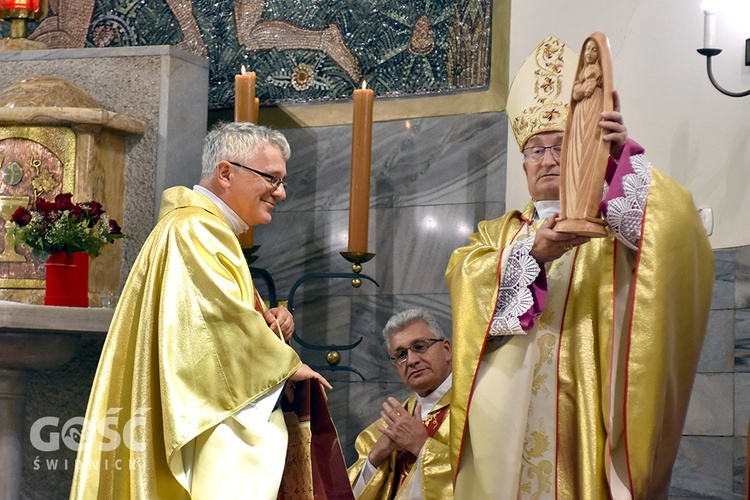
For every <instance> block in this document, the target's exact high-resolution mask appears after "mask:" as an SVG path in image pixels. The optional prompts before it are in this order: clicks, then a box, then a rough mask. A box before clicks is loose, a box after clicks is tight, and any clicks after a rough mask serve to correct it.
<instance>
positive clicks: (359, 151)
mask: <svg viewBox="0 0 750 500" xmlns="http://www.w3.org/2000/svg"><path fill="white" fill-rule="evenodd" d="M373 99H374V93H373V91H372V89H368V88H367V82H364V83H362V88H361V89H356V90H355V91H354V116H353V119H352V165H351V181H350V186H349V247H348V249H349V252H350V253H367V230H368V223H369V210H370V158H371V153H372V103H373Z"/></svg>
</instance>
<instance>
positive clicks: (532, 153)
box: [521, 144, 562, 162]
mask: <svg viewBox="0 0 750 500" xmlns="http://www.w3.org/2000/svg"><path fill="white" fill-rule="evenodd" d="M548 149H549V152H550V153H552V158H554V159H555V160H559V159H560V154H561V153H562V144H555V145H554V146H532V147H530V148H524V149H523V150H522V151H521V152H522V153H523V157H524V158H526V159H527V160H531V161H534V162H540V161H542V160H543V159H544V155H545V153H546V152H547V150H548Z"/></svg>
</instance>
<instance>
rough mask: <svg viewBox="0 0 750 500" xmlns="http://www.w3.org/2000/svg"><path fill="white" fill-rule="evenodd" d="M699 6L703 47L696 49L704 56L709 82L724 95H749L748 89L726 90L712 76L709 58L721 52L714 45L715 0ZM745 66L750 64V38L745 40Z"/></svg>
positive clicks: (707, 0) (709, 0)
mask: <svg viewBox="0 0 750 500" xmlns="http://www.w3.org/2000/svg"><path fill="white" fill-rule="evenodd" d="M701 8H702V9H703V48H702V49H698V53H699V54H701V55H703V56H706V71H707V72H708V79H709V80H711V83H712V84H713V86H714V87H715V88H716V90H718V91H719V92H721V93H722V94H724V95H728V96H729V97H745V96H748V95H750V90H746V91H744V92H731V91H729V90H726V89H725V88H724V87H722V86H721V85H719V83H718V82H717V81H716V79H715V78H714V73H713V70H712V69H711V58H712V57H713V56H717V55H719V54H721V49H717V48H716V47H714V45H715V43H716V42H715V32H716V1H715V0H703V4H702V6H701ZM745 66H750V38H748V39H747V40H745Z"/></svg>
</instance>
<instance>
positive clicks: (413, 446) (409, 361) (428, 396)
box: [349, 309, 453, 500]
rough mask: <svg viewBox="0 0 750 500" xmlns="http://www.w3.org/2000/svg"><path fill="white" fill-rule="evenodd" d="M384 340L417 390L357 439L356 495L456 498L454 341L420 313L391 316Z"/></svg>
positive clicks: (387, 408)
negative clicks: (451, 426) (452, 404)
mask: <svg viewBox="0 0 750 500" xmlns="http://www.w3.org/2000/svg"><path fill="white" fill-rule="evenodd" d="M383 337H384V340H385V345H386V348H387V351H388V357H389V359H390V361H391V363H392V364H393V367H394V369H395V370H396V372H397V373H398V375H399V377H400V378H401V380H402V382H403V383H404V385H406V386H407V387H408V388H409V389H411V390H412V391H414V392H413V394H412V395H411V396H409V398H408V399H406V401H404V402H403V403H400V402H399V401H398V400H397V399H396V398H393V397H389V398H388V400H387V401H385V402H384V403H383V406H382V411H381V412H380V419H378V420H377V421H376V422H375V423H373V424H372V425H370V426H369V427H367V429H365V430H364V431H362V432H361V433H360V435H359V436H357V440H356V443H355V448H356V450H357V453H358V455H359V458H358V460H357V462H356V463H355V464H354V465H352V466H351V467H350V468H349V479H350V481H351V482H352V486H353V489H354V493H355V495H357V498H358V499H360V500H365V499H371V500H376V499H383V498H388V499H391V498H396V499H409V500H422V499H435V500H438V499H441V500H442V499H445V498H452V497H453V473H452V471H451V466H450V456H449V448H448V439H449V422H450V400H451V384H452V375H451V367H452V365H451V360H452V350H451V342H450V340H448V338H446V336H445V334H444V333H443V330H442V328H441V327H440V325H439V324H438V321H437V320H436V319H435V317H434V316H433V315H432V314H430V313H428V312H426V311H423V310H421V309H409V310H406V311H403V312H401V313H398V314H396V315H395V316H393V317H392V318H391V319H390V320H389V321H388V323H387V324H386V325H385V328H384V330H383Z"/></svg>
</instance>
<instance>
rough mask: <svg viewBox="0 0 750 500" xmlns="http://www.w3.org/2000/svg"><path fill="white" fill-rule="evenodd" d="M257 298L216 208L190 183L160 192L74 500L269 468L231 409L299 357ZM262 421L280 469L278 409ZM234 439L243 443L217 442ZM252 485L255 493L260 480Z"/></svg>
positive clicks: (273, 382)
mask: <svg viewBox="0 0 750 500" xmlns="http://www.w3.org/2000/svg"><path fill="white" fill-rule="evenodd" d="M254 300H255V293H254V288H253V284H252V281H251V277H250V272H249V269H248V266H247V262H246V260H245V258H244V256H243V254H242V251H241V248H240V245H239V243H238V240H237V237H236V235H235V234H234V233H233V232H232V230H231V227H230V225H229V222H228V220H227V219H226V217H225V216H224V215H223V214H222V212H221V211H220V210H219V208H218V207H217V206H216V205H215V204H214V203H213V202H211V201H210V200H209V199H208V198H206V197H205V196H203V195H201V194H199V193H196V192H194V191H192V190H190V189H187V188H184V187H175V188H171V189H169V190H167V191H165V192H164V194H163V197H162V206H161V210H160V214H159V221H158V223H157V225H156V227H155V228H154V230H153V231H152V233H151V235H150V236H149V238H148V239H147V240H146V242H145V244H144V245H143V248H142V249H141V251H140V254H139V256H138V258H137V260H136V262H135V264H134V266H133V269H132V271H131V273H130V275H129V277H128V280H127V282H126V284H125V287H124V289H123V292H122V296H121V298H120V301H119V304H118V307H117V310H116V311H115V315H114V318H113V319H112V324H111V326H110V330H109V333H108V335H107V340H106V343H105V345H104V349H103V351H102V355H101V359H100V362H99V366H98V369H97V373H96V377H95V379H94V384H93V388H92V391H91V396H90V399H89V403H88V408H87V411H86V421H85V423H84V427H83V433H82V439H81V445H80V447H79V450H78V457H77V464H76V469H75V474H74V478H73V487H72V491H71V498H77V499H86V500H89V499H93V498H107V499H110V498H111V499H117V500H121V499H125V498H137V499H143V500H153V499H159V498H164V499H170V500H172V499H182V498H191V495H190V493H189V492H188V490H189V489H191V479H192V480H193V481H194V480H196V477H197V475H199V474H202V477H201V478H200V479H201V482H202V486H201V488H203V489H205V488H206V487H207V486H208V487H210V485H211V482H212V480H211V477H210V476H211V474H212V473H211V472H208V473H207V472H205V470H207V469H209V470H213V471H216V472H218V473H219V474H220V477H216V478H215V480H216V481H215V484H214V485H215V486H216V488H217V490H216V491H219V489H220V488H219V486H221V487H224V486H226V484H224V483H225V481H235V482H242V481H246V480H247V475H246V474H243V471H245V472H248V470H249V469H251V468H254V467H262V466H263V465H264V464H263V463H262V460H258V457H255V459H252V457H251V458H250V459H248V454H247V453H244V452H243V450H242V449H241V448H243V447H244V448H246V449H251V448H252V447H253V446H255V445H256V444H257V443H259V442H260V441H262V439H263V438H264V436H259V435H258V433H257V432H254V431H253V429H251V428H248V427H247V426H245V425H243V424H242V423H241V422H240V420H237V419H236V418H235V417H236V416H237V415H238V414H239V413H240V412H241V410H243V409H245V408H246V407H248V406H252V404H254V402H256V401H258V400H259V399H260V398H262V397H263V396H266V395H268V394H269V392H271V391H272V390H273V389H274V388H278V387H279V384H281V383H283V382H284V381H285V380H286V379H287V378H288V377H289V376H290V375H292V374H293V373H294V372H295V371H296V370H297V369H298V368H299V366H300V360H299V358H298V356H297V354H296V353H295V352H294V351H293V349H292V348H291V347H289V346H288V345H286V344H285V343H284V342H283V341H282V340H281V339H280V338H279V337H277V336H276V335H275V334H274V333H273V332H272V331H271V330H270V329H269V328H268V326H267V324H266V321H265V320H264V319H263V317H262V315H261V314H260V313H258V312H257V311H256V310H255V308H254ZM279 418H281V421H280V422H279V421H277V420H278V419H279ZM262 424H265V425H266V426H268V428H269V429H274V428H279V427H278V425H280V428H282V429H283V431H280V432H282V433H283V435H281V434H280V435H279V436H278V438H279V445H278V446H277V448H279V447H280V448H281V450H280V455H281V457H282V458H281V467H282V468H283V454H284V450H285V449H286V429H285V428H284V427H283V417H282V416H281V413H280V410H276V411H274V412H273V414H272V416H271V421H269V422H263V423H262ZM233 442H237V443H240V446H239V448H234V449H221V448H222V446H223V443H233ZM217 443H218V448H217ZM201 451H202V452H203V454H204V458H203V460H198V457H199V454H200V452H201ZM230 457H231V458H230ZM193 458H195V461H194V462H193ZM253 460H255V462H253ZM202 471H203V472H202ZM274 472H275V471H274ZM277 475H278V478H279V480H280V477H281V471H278V474H277ZM191 476H192V477H191ZM207 476H208V477H207ZM192 486H195V484H193V485H192ZM246 487H247V490H246V491H247V492H248V494H251V493H252V492H253V491H258V487H259V485H257V484H247V486H246ZM273 489H274V485H270V486H269V490H270V491H273ZM275 490H276V491H278V484H276V486H275ZM269 495H274V497H275V493H271V494H269ZM193 498H195V496H193Z"/></svg>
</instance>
